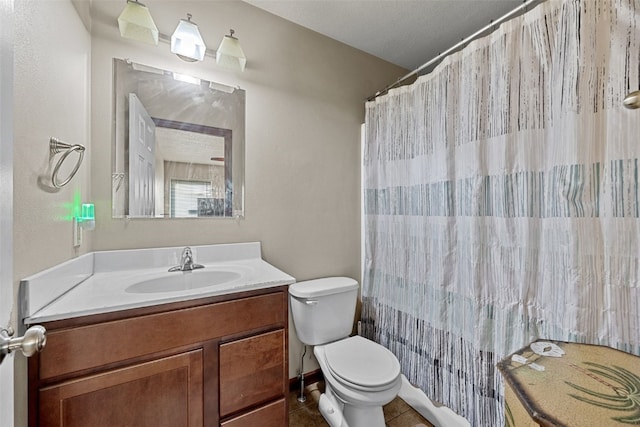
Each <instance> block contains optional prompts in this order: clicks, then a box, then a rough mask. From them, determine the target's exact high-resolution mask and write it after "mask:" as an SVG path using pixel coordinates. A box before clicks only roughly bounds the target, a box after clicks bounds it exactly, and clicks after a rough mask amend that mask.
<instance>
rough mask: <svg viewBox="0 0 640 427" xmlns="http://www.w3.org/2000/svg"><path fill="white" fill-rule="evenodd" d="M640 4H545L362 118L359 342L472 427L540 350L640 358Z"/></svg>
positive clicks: (498, 418) (493, 411)
mask: <svg viewBox="0 0 640 427" xmlns="http://www.w3.org/2000/svg"><path fill="white" fill-rule="evenodd" d="M637 25H640V0H638V1H634V0H584V1H570V0H567V1H554V0H549V1H547V2H545V3H542V4H541V5H539V6H537V7H536V8H534V9H533V10H531V11H529V12H527V13H526V14H524V15H522V16H520V17H518V18H515V19H513V20H511V21H509V22H507V23H505V24H502V25H501V26H500V28H499V29H497V30H496V31H495V32H493V33H492V34H491V35H489V36H487V37H485V38H483V39H480V40H477V41H475V42H472V43H471V44H470V45H469V46H467V47H466V48H465V49H463V50H462V51H460V52H458V53H456V54H454V55H451V56H449V57H447V58H446V59H445V60H444V61H443V62H442V63H441V64H440V65H438V67H437V68H436V69H435V70H434V71H433V72H431V73H430V74H428V75H425V76H421V77H420V78H418V80H417V81H416V82H415V83H414V84H412V85H411V86H405V87H402V88H398V89H394V90H392V91H391V92H390V93H389V94H387V95H385V96H381V97H379V98H377V99H376V100H375V101H372V102H368V103H367V104H366V124H365V134H366V135H365V147H364V166H363V167H364V174H363V187H364V192H365V195H364V198H365V201H364V203H365V206H364V218H365V220H364V221H365V254H364V256H365V260H364V264H365V266H364V270H365V271H364V275H363V312H362V324H363V335H365V336H367V337H368V338H371V339H373V340H375V341H377V342H380V343H381V344H383V345H385V346H386V347H388V348H389V349H391V350H392V351H393V352H394V353H395V354H396V355H397V357H398V358H399V360H400V362H401V366H402V371H403V373H404V374H405V375H406V376H407V377H408V379H409V380H410V381H411V382H412V383H414V384H416V385H417V386H419V387H420V388H421V389H422V390H423V391H425V393H426V394H427V395H428V396H429V397H430V398H431V399H433V400H434V401H437V402H441V403H443V404H445V405H447V406H449V407H450V408H451V409H453V410H454V411H456V412H457V413H459V414H460V415H462V416H464V417H465V418H467V419H468V420H469V421H470V422H471V424H472V425H474V426H483V427H484V426H497V425H502V424H503V422H504V417H503V413H502V405H503V384H502V379H501V377H500V375H499V373H498V372H497V370H496V368H495V365H496V363H497V362H498V361H499V360H500V359H501V358H503V357H505V356H506V355H508V354H510V353H511V352H514V351H515V350H517V349H519V348H521V347H523V346H524V345H526V344H528V343H529V342H531V341H532V340H535V339H538V338H544V339H551V340H563V341H574V342H586V343H594V344H602V345H608V346H612V347H615V348H619V349H622V350H625V351H628V352H632V353H635V354H640V291H639V286H640V283H639V282H640V260H639V257H640V221H639V216H640V186H639V183H638V179H639V175H640V167H639V166H640V165H639V160H638V159H639V158H640V110H627V109H625V108H623V106H622V100H623V98H624V96H625V95H626V93H627V92H629V91H631V90H636V89H638V87H639V83H640V82H639V74H640V69H639V61H640V28H639V27H638V26H637Z"/></svg>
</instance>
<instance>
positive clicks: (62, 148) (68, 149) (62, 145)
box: [49, 137, 85, 188]
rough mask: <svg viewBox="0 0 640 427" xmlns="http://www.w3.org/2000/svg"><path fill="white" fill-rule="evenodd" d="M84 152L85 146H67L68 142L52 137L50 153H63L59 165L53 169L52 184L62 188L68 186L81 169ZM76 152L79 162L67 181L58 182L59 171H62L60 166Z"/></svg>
mask: <svg viewBox="0 0 640 427" xmlns="http://www.w3.org/2000/svg"><path fill="white" fill-rule="evenodd" d="M84 150H85V148H84V145H81V144H73V145H71V144H67V143H66V142H62V141H60V140H59V139H58V138H54V137H51V138H50V139H49V152H50V153H51V155H55V154H58V153H63V154H62V156H61V157H60V159H58V163H56V166H55V167H54V168H53V172H52V173H51V184H53V186H54V187H56V188H62V187H64V186H65V185H67V184H68V183H69V181H71V178H73V177H74V176H75V174H76V173H77V172H78V169H80V165H81V164H82V159H83V158H84ZM74 151H77V152H78V161H77V162H76V165H75V166H74V167H73V170H72V171H71V173H70V174H69V176H68V177H67V178H66V179H64V180H63V181H58V171H59V170H60V166H62V164H63V163H64V161H65V160H67V157H69V154H71V153H73V152H74Z"/></svg>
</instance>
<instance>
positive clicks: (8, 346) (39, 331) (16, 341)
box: [0, 325, 47, 362]
mask: <svg viewBox="0 0 640 427" xmlns="http://www.w3.org/2000/svg"><path fill="white" fill-rule="evenodd" d="M46 334H47V330H46V329H45V328H44V327H43V326H40V325H35V326H32V327H30V328H29V329H27V331H26V332H25V333H24V335H23V336H21V337H16V338H11V336H12V335H13V332H12V331H9V330H7V329H2V330H0V362H2V360H3V359H4V357H5V356H6V355H7V354H9V353H11V352H12V351H15V350H20V351H22V354H24V355H25V356H26V357H31V356H33V355H34V354H36V353H38V352H40V351H42V349H43V348H44V346H45V345H46V343H47V335H46Z"/></svg>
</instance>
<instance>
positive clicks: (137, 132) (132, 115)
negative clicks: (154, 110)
mask: <svg viewBox="0 0 640 427" xmlns="http://www.w3.org/2000/svg"><path fill="white" fill-rule="evenodd" d="M155 165H156V125H155V123H153V120H152V119H151V116H149V113H147V110H146V109H145V108H144V105H142V102H140V99H138V97H137V96H136V94H135V93H130V94H129V216H132V217H136V216H154V215H155V201H154V198H155V188H154V185H155V175H156V167H155Z"/></svg>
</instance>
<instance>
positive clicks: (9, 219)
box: [0, 0, 14, 426]
mask: <svg viewBox="0 0 640 427" xmlns="http://www.w3.org/2000/svg"><path fill="white" fill-rule="evenodd" d="M13 39H14V28H13V0H0V329H2V328H6V327H7V326H8V324H9V320H10V317H11V308H12V305H13V269H12V264H13ZM13 363H14V360H13V356H11V355H9V356H7V357H5V358H4V361H3V362H2V363H0V426H13V425H14V421H13V401H14V399H13Z"/></svg>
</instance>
